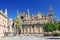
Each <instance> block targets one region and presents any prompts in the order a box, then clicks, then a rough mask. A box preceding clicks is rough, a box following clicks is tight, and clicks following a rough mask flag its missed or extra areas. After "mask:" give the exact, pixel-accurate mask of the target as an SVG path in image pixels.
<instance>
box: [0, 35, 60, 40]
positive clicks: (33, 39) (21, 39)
mask: <svg viewBox="0 0 60 40" xmlns="http://www.w3.org/2000/svg"><path fill="white" fill-rule="evenodd" d="M0 40H60V39H47V37H38V36H16V37H5V38H0Z"/></svg>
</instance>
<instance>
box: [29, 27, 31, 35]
mask: <svg viewBox="0 0 60 40" xmlns="http://www.w3.org/2000/svg"><path fill="white" fill-rule="evenodd" d="M29 33H30V34H31V26H30V27H29Z"/></svg>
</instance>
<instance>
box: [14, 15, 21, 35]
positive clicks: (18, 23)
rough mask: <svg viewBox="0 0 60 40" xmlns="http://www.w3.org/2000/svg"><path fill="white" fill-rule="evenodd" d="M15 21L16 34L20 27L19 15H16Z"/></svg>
mask: <svg viewBox="0 0 60 40" xmlns="http://www.w3.org/2000/svg"><path fill="white" fill-rule="evenodd" d="M15 22H16V28H17V35H18V34H19V32H21V28H22V26H21V23H20V17H19V15H18V16H17V17H16V19H15Z"/></svg>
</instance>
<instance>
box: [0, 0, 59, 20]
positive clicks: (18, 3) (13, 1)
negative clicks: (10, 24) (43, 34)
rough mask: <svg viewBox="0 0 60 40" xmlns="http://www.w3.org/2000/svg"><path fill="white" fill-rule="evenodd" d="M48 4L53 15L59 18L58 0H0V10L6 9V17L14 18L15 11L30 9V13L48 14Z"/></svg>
mask: <svg viewBox="0 0 60 40" xmlns="http://www.w3.org/2000/svg"><path fill="white" fill-rule="evenodd" d="M50 5H52V8H53V13H54V15H55V17H56V18H57V19H58V20H60V0H0V10H3V11H4V9H5V8H7V9H8V18H13V19H14V18H15V17H16V14H17V13H16V11H17V10H19V12H20V13H22V12H26V11H27V9H30V15H32V14H34V15H36V14H37V13H38V12H42V14H48V12H49V8H50Z"/></svg>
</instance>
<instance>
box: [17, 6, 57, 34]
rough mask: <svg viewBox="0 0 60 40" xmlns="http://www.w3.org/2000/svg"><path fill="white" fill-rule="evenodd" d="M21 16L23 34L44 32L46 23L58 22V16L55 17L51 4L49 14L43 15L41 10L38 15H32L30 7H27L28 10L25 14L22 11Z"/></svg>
mask: <svg viewBox="0 0 60 40" xmlns="http://www.w3.org/2000/svg"><path fill="white" fill-rule="evenodd" d="M17 13H18V12H17ZM19 17H20V19H21V25H22V28H21V34H42V33H43V31H44V30H43V24H44V23H48V22H51V23H56V18H55V17H54V14H53V11H52V6H50V9H49V12H48V14H47V15H42V13H41V12H38V13H37V15H35V16H34V15H32V16H30V12H29V9H27V12H26V13H25V14H23V13H20V14H19Z"/></svg>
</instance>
